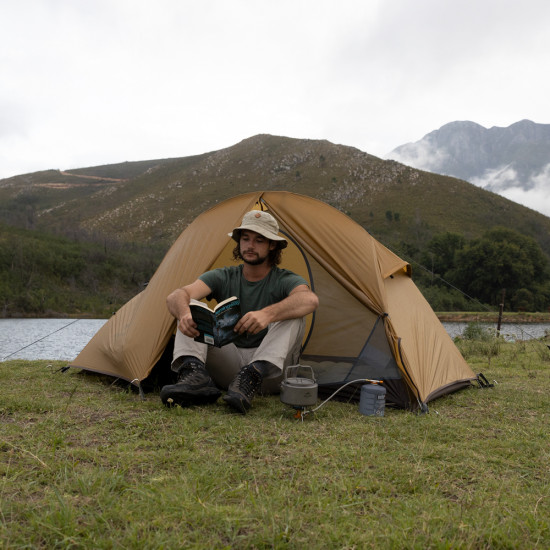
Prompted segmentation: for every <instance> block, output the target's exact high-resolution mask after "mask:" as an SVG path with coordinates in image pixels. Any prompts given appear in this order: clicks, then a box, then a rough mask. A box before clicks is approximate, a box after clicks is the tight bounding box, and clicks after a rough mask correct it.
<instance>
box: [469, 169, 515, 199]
mask: <svg viewBox="0 0 550 550" xmlns="http://www.w3.org/2000/svg"><path fill="white" fill-rule="evenodd" d="M470 182H471V183H473V184H474V185H477V186H478V187H483V188H484V189H488V190H489V191H494V192H495V193H501V192H502V191H504V190H506V189H509V188H511V187H516V186H518V185H519V182H518V174H517V172H516V170H514V168H513V167H512V166H511V165H507V166H501V167H499V168H492V169H489V170H485V172H484V173H483V175H481V176H478V177H475V178H471V179H470Z"/></svg>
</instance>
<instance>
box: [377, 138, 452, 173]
mask: <svg viewBox="0 0 550 550" xmlns="http://www.w3.org/2000/svg"><path fill="white" fill-rule="evenodd" d="M386 158H387V159H393V160H396V161H397V162H401V163H402V164H406V165H407V166H412V167H413V168H418V169H419V170H427V171H429V172H436V173H437V172H438V171H439V170H440V168H439V167H440V166H441V165H442V164H445V162H446V160H447V159H448V158H449V153H448V152H447V151H446V150H445V149H443V148H438V147H436V146H434V145H433V144H432V143H431V142H430V141H429V140H423V141H419V142H417V143H414V144H407V145H403V146H402V147H400V148H399V151H392V152H391V153H388V154H387V155H386Z"/></svg>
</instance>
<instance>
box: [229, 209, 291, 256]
mask: <svg viewBox="0 0 550 550" xmlns="http://www.w3.org/2000/svg"><path fill="white" fill-rule="evenodd" d="M243 229H247V230H249V231H255V232H256V233H259V234H260V235H263V236H264V237H265V238H266V239H269V240H271V241H277V242H279V243H280V244H279V246H280V247H281V248H286V246H287V245H288V242H287V240H286V239H285V238H284V237H280V236H279V235H278V233H279V224H278V223H277V220H276V219H275V218H274V217H273V216H272V215H271V214H269V213H267V212H263V211H261V210H252V211H250V212H247V213H246V214H245V215H244V218H243V221H242V223H241V225H240V226H239V227H235V229H233V232H232V233H228V235H229V236H230V237H231V238H232V239H233V240H235V241H237V242H239V239H240V236H241V231H242V230H243Z"/></svg>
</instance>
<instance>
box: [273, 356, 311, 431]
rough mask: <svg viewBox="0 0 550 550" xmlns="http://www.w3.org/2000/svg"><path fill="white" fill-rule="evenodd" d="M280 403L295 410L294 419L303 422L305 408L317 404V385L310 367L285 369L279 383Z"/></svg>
mask: <svg viewBox="0 0 550 550" xmlns="http://www.w3.org/2000/svg"><path fill="white" fill-rule="evenodd" d="M300 371H302V373H300ZM308 375H309V376H308ZM281 401H282V402H283V403H284V404H285V405H290V406H291V407H293V408H294V409H296V414H295V415H294V418H298V419H301V420H303V415H304V411H305V408H306V407H308V406H311V405H315V404H316V403H317V383H316V382H315V376H314V374H313V369H312V368H311V367H309V366H306V365H294V366H291V367H288V368H287V369H286V372H285V377H284V379H283V381H282V382H281Z"/></svg>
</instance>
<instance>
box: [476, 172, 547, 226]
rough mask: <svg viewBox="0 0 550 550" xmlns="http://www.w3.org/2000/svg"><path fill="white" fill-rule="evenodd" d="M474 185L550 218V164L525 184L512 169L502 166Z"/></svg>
mask: <svg viewBox="0 0 550 550" xmlns="http://www.w3.org/2000/svg"><path fill="white" fill-rule="evenodd" d="M472 183H473V184H474V185H478V186H479V187H483V188H484V189H488V190H490V191H493V192H495V193H498V194H499V195H501V196H503V197H506V198H507V199H509V200H511V201H514V202H516V203H518V204H522V205H523V206H527V207H528V208H531V209H532V210H536V211H537V212H540V213H541V214H544V215H545V216H549V217H550V164H547V165H546V166H545V167H544V168H543V169H542V170H541V171H540V172H538V173H535V174H533V175H531V177H530V178H529V179H528V180H527V181H524V182H519V181H518V177H517V173H516V171H515V170H514V169H513V168H512V167H510V166H502V167H500V168H498V169H495V170H487V171H486V173H485V174H484V175H483V176H482V177H480V178H475V179H472Z"/></svg>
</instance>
